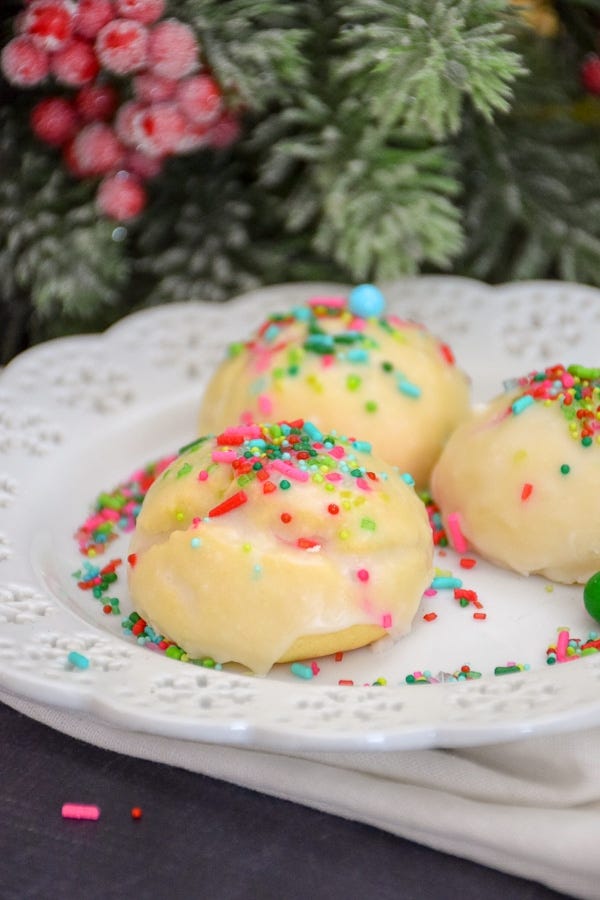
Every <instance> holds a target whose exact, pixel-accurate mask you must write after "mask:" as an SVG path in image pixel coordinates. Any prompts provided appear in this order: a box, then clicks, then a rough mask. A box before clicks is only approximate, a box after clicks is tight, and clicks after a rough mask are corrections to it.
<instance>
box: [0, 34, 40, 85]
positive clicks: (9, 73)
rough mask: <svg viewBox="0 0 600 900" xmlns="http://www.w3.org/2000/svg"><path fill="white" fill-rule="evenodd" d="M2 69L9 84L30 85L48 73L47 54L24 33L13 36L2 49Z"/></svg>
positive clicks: (38, 81)
mask: <svg viewBox="0 0 600 900" xmlns="http://www.w3.org/2000/svg"><path fill="white" fill-rule="evenodd" d="M1 62H2V71H3V72H4V74H5V75H6V77H7V79H8V80H9V81H10V83H11V84H16V85H18V87H32V86H33V85H34V84H39V83H40V81H43V80H44V78H46V76H47V75H48V72H49V69H50V66H49V62H50V61H49V59H48V55H47V53H46V52H45V51H44V50H41V49H40V47H36V46H35V44H32V43H31V41H30V40H29V38H28V37H25V36H24V35H23V36H21V37H16V38H13V39H12V41H9V42H8V44H7V45H6V46H5V47H4V49H3V50H2V56H1Z"/></svg>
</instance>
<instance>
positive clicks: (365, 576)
mask: <svg viewBox="0 0 600 900" xmlns="http://www.w3.org/2000/svg"><path fill="white" fill-rule="evenodd" d="M356 576H357V578H358V580H359V581H368V580H369V573H368V571H367V569H359V570H358V572H357V573H356Z"/></svg>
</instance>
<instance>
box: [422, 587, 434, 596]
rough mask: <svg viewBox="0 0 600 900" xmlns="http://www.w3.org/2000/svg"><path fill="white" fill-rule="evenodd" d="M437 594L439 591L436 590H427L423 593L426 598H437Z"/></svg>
mask: <svg viewBox="0 0 600 900" xmlns="http://www.w3.org/2000/svg"><path fill="white" fill-rule="evenodd" d="M436 594H437V591H436V589H435V588H425V590H424V591H423V596H424V597H435V595H436Z"/></svg>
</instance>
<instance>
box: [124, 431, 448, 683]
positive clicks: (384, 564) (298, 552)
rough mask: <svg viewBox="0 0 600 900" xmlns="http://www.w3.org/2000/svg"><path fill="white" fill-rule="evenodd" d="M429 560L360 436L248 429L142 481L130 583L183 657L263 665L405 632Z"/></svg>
mask: <svg viewBox="0 0 600 900" xmlns="http://www.w3.org/2000/svg"><path fill="white" fill-rule="evenodd" d="M432 556H433V541H432V534H431V528H430V525H429V522H428V518H427V514H426V511H425V507H424V505H423V503H422V502H421V501H420V499H419V498H418V496H417V494H416V493H415V491H414V489H413V487H412V486H411V485H410V484H408V483H407V481H406V480H405V479H404V478H403V477H402V475H401V474H400V473H399V472H398V470H397V469H395V468H394V467H392V466H389V465H387V464H385V463H383V462H381V461H380V460H378V459H377V457H376V456H374V455H373V454H372V453H371V451H370V446H369V445H368V444H367V443H365V442H362V441H349V440H346V439H342V438H338V437H335V436H332V435H329V434H327V433H325V434H322V433H321V432H320V431H319V430H318V428H317V427H316V426H315V425H313V424H312V423H309V422H306V423H304V422H302V421H301V420H300V421H294V422H290V423H289V424H286V423H280V424H278V425H256V424H252V425H247V426H236V427H233V428H228V429H227V430H226V431H224V432H222V433H220V434H219V435H218V436H216V437H210V438H201V439H199V440H198V441H196V442H195V443H194V444H192V445H190V446H188V447H187V448H183V450H182V451H181V455H180V456H179V457H178V458H177V459H176V460H175V461H174V462H173V463H171V465H170V466H169V467H168V468H167V469H166V471H165V472H164V474H162V475H161V477H160V478H159V479H158V480H157V481H156V482H155V483H154V484H153V486H152V487H151V489H150V490H149V492H148V494H147V496H146V498H145V500H144V503H143V505H142V509H141V512H140V514H139V516H138V519H137V524H136V529H135V532H134V535H133V538H132V543H131V553H130V556H129V561H130V569H129V584H130V591H131V596H132V599H133V603H134V606H135V608H136V610H137V611H138V612H139V613H140V615H141V616H142V617H143V618H144V619H145V620H146V621H147V622H149V623H150V625H151V626H152V627H153V628H154V629H155V630H156V631H158V632H159V633H161V634H163V635H165V636H166V637H167V638H168V639H170V640H172V641H175V642H176V643H177V644H178V645H179V646H180V647H182V648H183V649H184V650H185V651H186V653H187V654H188V655H189V656H190V657H192V658H198V657H206V656H211V657H212V658H213V659H215V660H216V661H217V662H221V663H225V662H230V661H233V662H237V663H241V664H243V665H244V666H247V667H248V668H249V669H251V670H252V671H254V672H256V673H258V674H264V673H266V672H268V670H269V669H270V668H271V666H272V665H273V664H274V663H275V662H278V661H279V662H290V661H293V660H298V659H309V658H313V657H318V656H323V655H326V654H329V653H334V652H337V651H343V650H350V649H353V648H355V647H360V646H363V645H365V644H369V643H371V642H373V641H375V640H377V639H378V638H380V637H383V636H384V635H387V634H389V635H391V636H392V637H393V638H398V637H400V636H402V635H404V634H405V633H406V632H407V631H409V629H410V626H411V622H412V619H413V617H414V615H415V612H416V610H417V607H418V604H419V601H420V599H421V596H422V592H423V590H425V588H426V587H427V586H428V585H429V583H430V581H431V577H432V571H433V570H432Z"/></svg>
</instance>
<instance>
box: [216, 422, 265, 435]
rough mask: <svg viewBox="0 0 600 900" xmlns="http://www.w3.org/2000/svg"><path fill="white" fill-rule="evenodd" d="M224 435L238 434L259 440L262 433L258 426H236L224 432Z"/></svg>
mask: <svg viewBox="0 0 600 900" xmlns="http://www.w3.org/2000/svg"><path fill="white" fill-rule="evenodd" d="M223 433H224V434H236V435H241V436H242V437H247V438H259V437H260V436H261V431H260V428H259V427H258V425H252V424H250V425H234V426H230V427H229V428H227V429H226V431H224V432H223Z"/></svg>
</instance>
